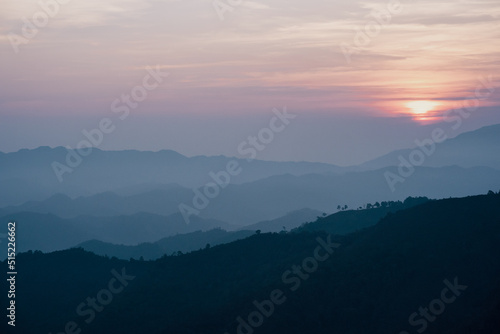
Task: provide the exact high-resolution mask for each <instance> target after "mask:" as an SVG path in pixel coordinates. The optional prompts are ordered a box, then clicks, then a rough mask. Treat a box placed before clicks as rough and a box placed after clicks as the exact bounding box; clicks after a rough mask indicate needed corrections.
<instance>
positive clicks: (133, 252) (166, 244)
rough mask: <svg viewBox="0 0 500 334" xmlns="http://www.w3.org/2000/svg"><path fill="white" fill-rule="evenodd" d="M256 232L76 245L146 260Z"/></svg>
mask: <svg viewBox="0 0 500 334" xmlns="http://www.w3.org/2000/svg"><path fill="white" fill-rule="evenodd" d="M254 233H255V231H246V230H245V231H237V232H227V231H224V230H222V229H213V230H210V231H196V232H192V233H186V234H178V235H174V236H171V237H167V238H163V239H160V240H158V241H157V242H154V243H141V244H139V245H137V246H126V245H115V244H111V243H105V242H102V241H98V240H90V241H86V242H83V243H81V244H79V245H77V246H76V247H81V248H83V249H85V250H87V251H89V252H92V253H94V254H97V255H107V256H115V257H117V258H119V259H125V260H128V259H130V258H133V259H136V260H139V259H140V258H141V257H142V258H143V259H145V260H155V259H158V258H160V257H162V256H163V255H165V254H166V255H171V254H173V253H177V252H182V253H187V252H192V251H194V250H198V249H202V248H205V247H206V246H207V245H209V246H216V245H220V244H225V243H229V242H232V241H235V240H239V239H244V238H246V237H248V236H250V235H252V234H254Z"/></svg>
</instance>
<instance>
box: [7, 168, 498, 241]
mask: <svg viewBox="0 0 500 334" xmlns="http://www.w3.org/2000/svg"><path fill="white" fill-rule="evenodd" d="M390 170H391V169H390V168H388V169H381V170H376V171H366V172H352V173H345V174H307V175H301V176H294V175H290V174H287V175H277V176H272V177H269V178H265V179H262V180H258V181H255V182H251V183H245V184H240V185H229V186H227V187H226V188H224V189H222V190H220V193H219V195H218V196H216V197H215V198H213V199H211V200H210V201H209V204H208V205H207V207H206V208H205V209H203V210H201V211H200V213H199V217H201V218H204V219H215V220H218V221H223V222H228V223H231V224H234V225H239V226H247V225H250V224H255V223H256V222H260V221H264V220H274V219H277V218H280V217H283V216H284V215H286V214H288V213H289V212H292V211H295V210H300V209H302V208H304V207H307V208H310V209H312V210H316V211H320V212H333V211H334V210H335V208H336V207H337V206H338V205H341V206H344V205H348V207H349V208H358V207H359V206H363V205H364V204H366V203H374V202H376V201H398V200H404V199H405V198H407V197H410V196H412V197H416V196H428V197H430V198H446V197H460V196H467V195H475V194H484V193H485V192H486V191H488V190H489V189H495V190H497V189H500V170H495V169H491V168H485V167H475V168H468V169H465V168H460V167H443V168H428V167H421V168H416V169H415V172H414V173H413V174H412V175H411V176H410V177H408V178H406V179H404V182H401V183H397V184H396V185H395V191H394V192H392V190H391V188H390V187H389V185H388V183H387V181H386V178H385V172H387V171H390ZM193 198H194V192H193V191H192V190H187V189H184V188H180V187H178V186H171V187H170V188H167V189H158V190H155V191H149V192H147V193H141V194H135V195H130V196H118V195H115V194H113V193H103V194H97V195H93V196H89V197H81V198H77V199H74V200H70V199H69V198H67V197H65V196H62V195H57V196H54V197H52V198H50V199H48V200H45V201H41V202H29V203H25V204H23V205H20V206H14V207H7V208H3V209H0V215H7V214H15V213H16V212H21V211H34V212H40V213H51V214H55V215H57V216H62V217H76V216H77V215H81V214H85V215H90V216H112V215H115V216H116V215H131V214H135V213H139V212H148V213H152V214H159V215H170V214H173V213H174V212H176V213H179V212H180V211H179V204H181V203H184V204H186V205H190V206H191V207H194V205H193ZM194 217H195V216H194V215H192V216H190V219H191V218H194ZM178 232H179V233H184V232H185V231H178ZM190 232H192V230H191V231H190Z"/></svg>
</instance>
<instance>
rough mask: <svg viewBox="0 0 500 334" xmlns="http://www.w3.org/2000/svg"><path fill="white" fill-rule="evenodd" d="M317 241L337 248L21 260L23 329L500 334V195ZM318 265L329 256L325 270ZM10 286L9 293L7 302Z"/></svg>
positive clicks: (280, 240) (284, 246) (259, 247)
mask: <svg viewBox="0 0 500 334" xmlns="http://www.w3.org/2000/svg"><path fill="white" fill-rule="evenodd" d="M368 211H370V210H368ZM318 237H320V238H322V240H323V241H324V242H326V243H328V242H327V241H326V240H327V239H328V237H327V235H326V234H324V233H321V232H313V233H309V232H302V233H288V234H284V233H280V234H277V233H274V234H260V235H253V236H252V237H249V238H247V239H244V240H240V241H236V242H232V243H229V244H225V245H220V246H216V247H211V248H210V249H205V250H201V251H196V252H193V253H190V254H187V255H181V256H173V257H164V258H162V259H160V260H157V261H154V262H147V261H132V262H128V261H121V260H118V259H106V258H104V257H98V256H96V255H93V254H91V253H86V252H84V251H83V250H79V249H73V250H68V251H60V252H55V253H51V254H41V253H25V254H20V255H19V256H18V262H19V263H20V264H22V272H23V274H22V275H19V276H18V281H17V287H18V292H17V296H16V305H18V309H17V312H18V322H17V325H18V327H16V330H19V331H20V332H23V333H35V332H36V333H48V332H59V331H61V330H63V329H64V326H65V324H67V323H68V322H69V321H75V323H76V324H77V326H79V327H81V328H82V329H83V330H84V331H86V332H92V333H94V334H101V333H131V334H133V333H181V334H184V333H186V334H187V333H225V332H227V333H237V327H238V324H239V323H241V321H244V322H245V323H247V325H245V326H249V325H248V323H249V322H250V323H252V324H254V325H255V326H257V327H258V328H256V329H252V328H251V327H246V328H247V330H246V331H243V333H246V332H248V333H250V332H256V333H257V332H258V333H263V334H265V333H278V332H279V333H343V334H361V333H373V334H382V333H384V334H385V333H401V331H407V332H408V333H414V332H417V330H419V331H421V332H424V331H425V333H429V334H433V333H440V334H443V333H457V334H465V333H469V334H491V333H497V332H498V331H499V328H498V319H499V316H500V300H499V296H500V294H499V291H500V282H499V280H498V277H499V275H500V264H499V262H498V256H499V255H500V195H498V194H492V195H484V196H475V197H467V198H458V199H447V200H438V201H428V202H426V203H424V204H421V205H417V206H414V207H412V208H409V209H405V210H400V211H398V212H395V213H391V214H389V215H388V216H386V217H385V218H383V219H382V220H381V222H380V223H379V224H377V225H375V226H372V227H369V228H367V229H366V230H363V231H362V232H357V233H355V234H350V235H348V236H345V237H336V238H333V240H332V241H336V242H338V243H339V244H340V245H339V246H338V248H335V247H333V248H331V251H332V252H333V253H332V254H331V255H330V256H327V254H329V253H327V250H328V249H330V248H328V247H326V246H322V244H321V243H319V242H318V241H317V238H318ZM318 247H319V248H318ZM324 247H326V248H324ZM316 249H318V250H317V251H316ZM315 254H316V256H317V257H318V259H319V258H320V257H321V256H323V258H322V259H323V260H322V261H319V260H316V265H314V262H312V261H313V260H311V259H312V257H313V256H315ZM325 256H326V258H325ZM318 261H319V262H318ZM3 265H4V266H6V263H5V262H4V263H3ZM294 265H295V266H297V265H298V266H300V268H302V269H300V270H301V271H300V272H299V271H297V270H298V269H293V268H294V267H293V266H294ZM46 268H50V270H46ZM122 268H123V269H122ZM295 268H297V267H295ZM304 268H308V269H307V271H308V272H307V271H306V269H304ZM112 269H115V270H116V271H117V272H118V275H120V274H121V275H122V276H123V275H127V277H126V278H127V279H128V280H125V283H126V286H125V287H124V288H123V290H122V291H121V292H120V293H118V294H115V295H112V296H113V298H112V301H111V300H110V302H109V303H108V302H107V299H106V300H104V299H103V298H104V295H103V294H102V293H101V294H99V293H100V291H103V289H107V286H108V283H109V282H110V280H111V279H112V278H113V277H115V275H114V274H113V273H112V272H111V270H112ZM19 270H21V268H20V269H19ZM293 271H295V273H293ZM129 276H133V277H134V278H132V277H129ZM300 277H302V278H300ZM122 278H123V277H122ZM122 281H124V280H123V279H122ZM54 282H57V284H54ZM299 283H300V285H299ZM6 284H7V282H6V281H5V280H3V281H2V282H1V283H0V288H1V289H3V291H6V289H7V286H6ZM113 284H115V287H118V285H119V282H118V281H116V280H115V281H113ZM122 284H123V283H122ZM120 286H121V284H120ZM292 288H295V289H292ZM277 289H278V290H279V291H280V292H276V290H277ZM445 289H446V290H445ZM273 291H274V292H273ZM96 295H97V296H98V298H99V296H101V300H102V301H106V305H105V306H104V307H103V308H102V309H101V310H100V312H94V314H95V316H96V317H95V319H92V321H89V323H86V322H85V320H86V319H87V320H89V314H90V313H87V314H85V315H83V316H79V315H78V314H76V313H75V310H76V309H77V307H79V305H82V303H83V309H81V310H89V307H90V306H86V304H85V303H86V300H87V299H86V298H88V297H89V296H90V297H94V298H95V296H96ZM277 296H279V297H277ZM269 299H274V300H279V301H280V303H279V305H278V304H274V306H273V309H272V312H271V308H270V306H269V304H265V309H262V306H256V304H257V305H258V304H260V305H263V304H262V302H263V301H264V300H269ZM255 303H256V304H255ZM98 306H99V305H98ZM419 308H420V310H419ZM423 308H425V310H424V311H422V310H423ZM259 309H260V311H259ZM256 312H261V313H262V312H263V313H265V314H267V315H268V316H259V315H258V314H257V313H256ZM419 312H420V314H419ZM422 312H428V313H427V314H428V316H427V320H426V316H424V314H425V313H422ZM239 317H241V318H239ZM237 319H240V320H237ZM259 319H261V320H259ZM409 319H410V322H409ZM412 319H413V320H412ZM424 325H425V328H424ZM0 326H3V327H2V328H4V327H5V326H6V324H5V322H2V324H1V325H0ZM240 332H242V331H241V329H240Z"/></svg>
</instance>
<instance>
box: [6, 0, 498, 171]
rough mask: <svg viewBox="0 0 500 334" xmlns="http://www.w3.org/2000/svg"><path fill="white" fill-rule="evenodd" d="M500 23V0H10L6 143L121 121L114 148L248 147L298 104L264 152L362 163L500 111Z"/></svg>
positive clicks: (106, 145) (24, 143) (48, 138)
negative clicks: (279, 113) (456, 122)
mask: <svg viewBox="0 0 500 334" xmlns="http://www.w3.org/2000/svg"><path fill="white" fill-rule="evenodd" d="M499 37H500V2H499V1H498V0H484V1H471V0H462V1H457V0H453V1H451V0H450V1H426V0H422V1H414V0H412V1H403V0H401V1H395V0H390V1H349V2H348V1H340V0H328V1H326V0H325V1H323V0H322V1H307V2H306V1H297V0H286V1H284V0H267V1H244V0H225V1H223V0H216V1H213V0H196V1H192V0H161V1H153V0H152V1H144V0H100V1H95V0H86V1H82V0H71V1H67V0H60V1H59V2H56V0H42V1H40V2H39V1H31V0H30V1H28V0H2V2H0V57H1V60H2V61H1V62H0V73H1V76H0V151H3V152H12V151H17V150H19V149H21V148H35V147H38V146H42V145H43V146H52V147H53V146H69V147H75V146H76V145H77V144H78V143H79V142H80V141H81V140H82V139H84V138H85V137H84V135H83V134H82V131H84V130H86V131H91V130H92V129H94V128H99V124H100V122H101V121H102V120H103V119H110V120H111V121H112V122H113V128H114V130H113V131H112V132H111V133H107V134H105V135H104V136H103V140H102V141H101V142H99V145H98V146H99V147H100V148H102V149H108V150H111V149H119V150H121V149H139V150H161V149H173V150H176V151H178V152H180V153H182V154H184V155H187V156H193V155H219V154H223V155H227V156H238V155H239V152H238V147H239V145H240V144H241V143H243V142H245V141H246V140H248V136H256V135H258V134H259V133H260V131H261V130H262V129H264V128H266V127H269V124H270V121H271V120H272V118H273V117H275V113H273V111H272V110H273V109H274V108H275V109H278V110H284V108H285V107H286V110H287V112H288V113H290V114H293V115H296V117H295V118H293V119H290V122H289V124H286V127H285V129H284V130H283V131H280V132H279V133H274V135H273V139H272V141H271V142H269V143H266V145H265V149H263V150H262V151H259V156H258V157H257V158H259V159H265V160H290V161H320V162H328V163H334V164H339V165H352V164H358V163H362V162H364V161H367V160H370V159H373V158H376V157H378V156H380V155H382V154H385V153H388V152H390V151H392V150H395V149H399V148H405V147H411V146H413V142H414V141H415V140H416V139H423V138H426V137H429V136H430V134H431V133H432V130H433V129H434V128H436V127H441V128H443V129H444V130H445V131H447V133H448V134H449V136H455V135H458V134H459V133H462V132H465V131H470V130H474V129H477V128H479V127H481V126H485V125H489V124H498V123H500V113H499V111H500V108H499V106H500V94H499V92H500V71H499V69H500V43H499V40H500V38H499ZM152 73H155V74H156V75H153V74H152ZM145 85H147V86H148V89H147V90H146V89H145ZM144 92H146V94H145V95H144V94H143V93H144ZM132 93H135V95H133V94H132ZM141 94H142V95H141ZM478 94H479V95H478ZM123 96H129V98H130V97H132V101H130V99H129V102H128V103H129V104H126V103H127V102H124V101H125V100H124V99H123ZM134 96H135V97H137V99H135V98H134ZM478 96H481V98H478ZM465 100H467V101H468V102H464V101H465ZM464 103H466V104H465V106H468V107H469V111H468V114H470V116H467V118H465V117H464V118H463V122H462V123H461V125H460V126H459V127H457V128H454V127H453V126H452V125H453V123H452V122H451V118H452V117H453V116H455V117H456V116H457V115H459V114H458V112H457V111H456V108H462V107H464ZM124 106H125V108H128V109H129V112H127V117H125V118H124V119H121V118H120V116H123V115H124V114H123V112H118V111H117V109H119V108H120V107H124ZM127 106H128V107H127ZM132 106H133V107H132ZM471 106H472V107H471ZM121 110H124V109H121Z"/></svg>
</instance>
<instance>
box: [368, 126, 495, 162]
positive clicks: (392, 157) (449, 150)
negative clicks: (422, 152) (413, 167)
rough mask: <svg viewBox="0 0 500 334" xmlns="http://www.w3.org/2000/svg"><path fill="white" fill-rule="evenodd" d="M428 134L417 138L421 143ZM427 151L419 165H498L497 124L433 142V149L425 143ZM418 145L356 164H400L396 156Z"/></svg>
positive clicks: (409, 151)
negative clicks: (428, 153) (422, 162)
mask: <svg viewBox="0 0 500 334" xmlns="http://www.w3.org/2000/svg"><path fill="white" fill-rule="evenodd" d="M431 138H432V136H431V135H430V136H429V138H417V140H419V142H420V143H422V142H424V140H425V139H431ZM427 145H428V146H427V149H428V150H429V151H428V152H433V153H431V154H430V155H426V158H425V162H424V164H423V165H422V166H426V167H444V166H460V167H464V168H469V167H490V168H495V169H500V124H496V125H490V126H485V127H482V128H480V129H478V130H475V131H470V132H466V133H462V134H460V135H458V136H456V137H454V138H450V139H447V140H445V141H444V142H442V143H438V144H436V146H435V150H434V151H432V148H431V144H427ZM415 148H418V146H415V147H414V148H411V149H404V150H398V151H394V152H391V153H389V154H386V155H384V156H382V157H379V158H377V159H374V160H371V161H368V162H366V163H364V164H362V165H360V166H359V168H360V169H363V170H372V169H379V168H384V167H387V166H397V165H399V163H400V161H399V158H398V157H399V156H400V155H401V156H403V157H404V158H405V159H407V160H408V159H409V156H410V153H411V152H412V151H413V150H414V149H415Z"/></svg>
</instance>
